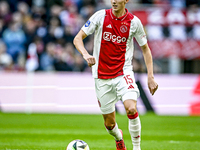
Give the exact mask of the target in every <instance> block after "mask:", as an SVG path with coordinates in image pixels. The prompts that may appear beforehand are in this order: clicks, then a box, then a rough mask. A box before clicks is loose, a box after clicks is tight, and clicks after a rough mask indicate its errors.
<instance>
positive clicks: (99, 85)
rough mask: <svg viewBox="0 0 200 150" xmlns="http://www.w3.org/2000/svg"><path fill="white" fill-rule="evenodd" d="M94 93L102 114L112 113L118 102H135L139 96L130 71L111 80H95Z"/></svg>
mask: <svg viewBox="0 0 200 150" xmlns="http://www.w3.org/2000/svg"><path fill="white" fill-rule="evenodd" d="M95 91H96V95H97V99H98V102H99V107H100V109H101V112H102V114H109V113H112V112H114V111H115V103H116V102H117V101H119V100H121V101H123V102H124V101H125V100H128V99H132V100H137V98H138V97H139V96H140V92H139V89H138V87H137V84H136V83H135V78H134V75H133V72H132V71H131V72H128V73H126V74H124V75H122V76H118V77H116V78H113V79H98V78H96V79H95Z"/></svg>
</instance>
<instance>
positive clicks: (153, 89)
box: [148, 77, 158, 95]
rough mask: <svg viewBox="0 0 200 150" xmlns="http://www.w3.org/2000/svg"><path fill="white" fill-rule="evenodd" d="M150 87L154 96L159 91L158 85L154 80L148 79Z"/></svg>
mask: <svg viewBox="0 0 200 150" xmlns="http://www.w3.org/2000/svg"><path fill="white" fill-rule="evenodd" d="M148 87H149V91H150V93H151V94H152V95H154V93H155V92H156V90H157V89H158V84H157V83H156V82H155V80H154V78H152V77H148Z"/></svg>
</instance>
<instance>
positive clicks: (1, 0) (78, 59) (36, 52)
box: [0, 0, 199, 72]
mask: <svg viewBox="0 0 200 150" xmlns="http://www.w3.org/2000/svg"><path fill="white" fill-rule="evenodd" d="M130 1H131V2H133V3H136V4H139V3H142V4H153V5H156V4H161V3H165V4H169V5H171V6H172V7H187V6H188V5H190V4H193V3H196V4H199V1H197V0H130ZM108 2H109V4H110V1H109V0H0V70H6V71H10V70H11V71H81V72H83V71H90V68H89V67H88V66H87V64H86V62H85V61H84V60H83V58H82V56H81V55H80V54H79V53H78V51H77V50H76V49H75V47H74V45H73V43H72V41H73V38H74V36H75V35H76V34H77V32H78V31H79V30H80V28H81V27H82V26H83V24H84V23H85V22H86V21H87V20H88V18H89V17H90V16H91V15H92V14H93V13H94V12H95V11H96V10H97V8H98V7H99V6H102V5H105V6H106V5H107V3H108ZM84 42H85V46H86V49H87V50H88V51H89V53H91V54H92V48H93V36H89V37H88V38H87V39H85V41H84ZM136 53H137V51H136ZM138 55H140V54H138ZM138 55H136V56H138ZM141 59H142V58H141ZM133 61H135V65H134V67H135V68H141V67H140V66H137V64H138V65H139V63H137V62H138V60H137V59H135V60H133ZM136 70H137V69H136ZM142 70H144V68H143V67H142V69H139V70H138V71H140V72H142Z"/></svg>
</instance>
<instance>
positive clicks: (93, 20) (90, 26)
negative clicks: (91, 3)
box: [81, 10, 105, 35]
mask: <svg viewBox="0 0 200 150" xmlns="http://www.w3.org/2000/svg"><path fill="white" fill-rule="evenodd" d="M104 12H105V10H100V11H97V12H96V13H95V14H93V15H92V16H91V17H90V18H89V20H88V21H87V22H86V23H85V24H84V25H83V27H82V28H81V29H82V30H83V31H84V32H85V34H86V35H90V34H92V33H94V31H95V29H96V28H97V27H98V24H99V18H100V17H101V14H102V13H104Z"/></svg>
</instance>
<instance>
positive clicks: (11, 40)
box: [3, 22, 26, 63]
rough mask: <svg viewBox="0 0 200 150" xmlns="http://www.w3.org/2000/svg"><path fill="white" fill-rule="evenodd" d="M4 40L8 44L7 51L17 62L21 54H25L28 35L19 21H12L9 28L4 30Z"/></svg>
mask: <svg viewBox="0 0 200 150" xmlns="http://www.w3.org/2000/svg"><path fill="white" fill-rule="evenodd" d="M3 40H4V42H5V43H6V46H7V53H8V54H10V55H11V56H12V59H13V61H14V63H17V61H18V57H19V55H23V54H25V42H26V37H25V33H24V31H23V30H22V29H21V28H20V24H19V23H15V22H11V23H10V24H9V28H8V29H6V30H5V31H4V32H3Z"/></svg>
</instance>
